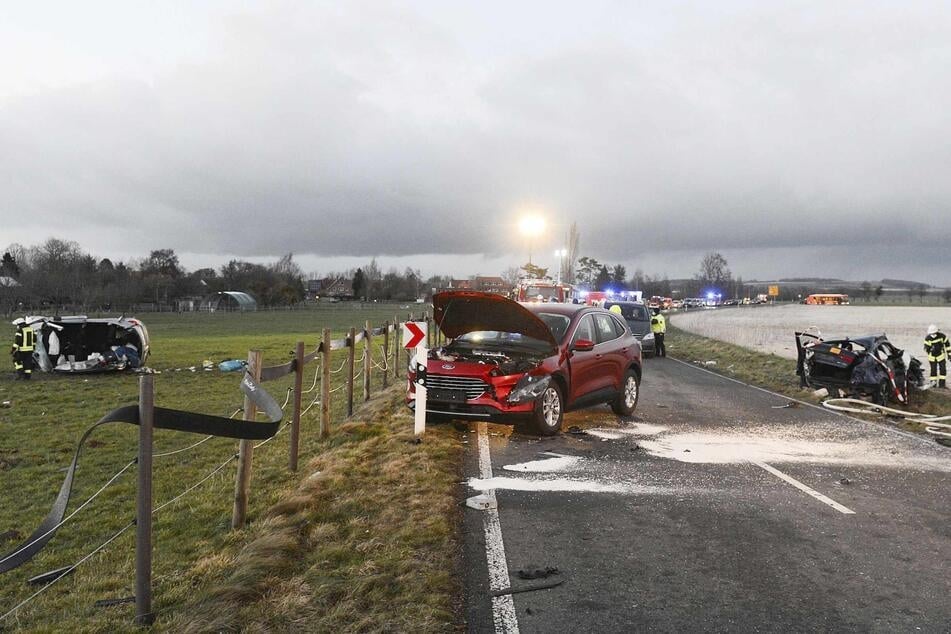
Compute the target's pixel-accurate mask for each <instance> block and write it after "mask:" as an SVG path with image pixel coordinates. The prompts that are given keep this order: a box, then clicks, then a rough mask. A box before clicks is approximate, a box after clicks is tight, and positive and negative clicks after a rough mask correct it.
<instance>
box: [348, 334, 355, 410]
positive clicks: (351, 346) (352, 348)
mask: <svg viewBox="0 0 951 634" xmlns="http://www.w3.org/2000/svg"><path fill="white" fill-rule="evenodd" d="M347 347H348V351H349V353H350V354H349V356H348V357H347V368H349V371H348V372H347V418H350V417H351V416H353V365H354V361H355V359H354V357H355V356H356V354H357V329H356V328H351V329H350V338H349V339H348V340H347Z"/></svg>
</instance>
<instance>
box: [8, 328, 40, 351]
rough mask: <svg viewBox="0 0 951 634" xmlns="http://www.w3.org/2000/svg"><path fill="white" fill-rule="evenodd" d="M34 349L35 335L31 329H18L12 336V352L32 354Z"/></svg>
mask: <svg viewBox="0 0 951 634" xmlns="http://www.w3.org/2000/svg"><path fill="white" fill-rule="evenodd" d="M35 347H36V333H34V332H33V329H32V328H29V327H27V328H18V329H17V332H16V334H15V335H14V336H13V351H14V352H33V349H34V348H35Z"/></svg>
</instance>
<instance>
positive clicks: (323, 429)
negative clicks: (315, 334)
mask: <svg viewBox="0 0 951 634" xmlns="http://www.w3.org/2000/svg"><path fill="white" fill-rule="evenodd" d="M320 350H321V353H322V356H321V359H320V437H321V438H326V437H327V436H329V435H330V328H324V340H323V343H321V344H320Z"/></svg>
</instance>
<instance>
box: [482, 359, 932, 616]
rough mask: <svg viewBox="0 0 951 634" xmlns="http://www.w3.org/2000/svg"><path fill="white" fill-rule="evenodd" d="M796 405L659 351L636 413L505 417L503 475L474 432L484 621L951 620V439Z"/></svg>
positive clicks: (500, 431)
mask: <svg viewBox="0 0 951 634" xmlns="http://www.w3.org/2000/svg"><path fill="white" fill-rule="evenodd" d="M788 402H789V401H788V400H787V399H785V398H783V397H781V396H778V395H773V394H770V393H767V392H764V391H760V390H756V389H753V388H750V387H745V386H742V385H739V384H737V383H734V382H730V381H729V380H727V379H725V378H722V377H719V376H716V375H713V374H711V373H708V372H705V371H703V370H701V369H698V368H696V367H693V366H688V365H686V364H682V363H680V362H678V361H675V360H673V359H648V360H647V361H646V362H645V371H644V380H643V383H642V390H641V400H640V404H639V406H638V410H637V415H636V416H635V417H634V418H633V419H630V420H623V421H618V419H617V417H615V416H613V415H612V414H611V412H610V410H608V409H607V408H595V409H592V410H588V411H586V412H583V413H582V412H579V413H573V414H571V415H569V416H568V417H567V418H566V425H565V426H566V428H567V427H568V426H571V425H579V426H585V427H591V426H592V425H594V426H598V425H599V424H600V425H602V426H603V427H602V428H601V429H600V430H598V429H595V430H594V432H593V433H592V432H591V430H590V429H589V432H588V433H585V434H580V435H578V434H567V433H566V434H562V435H560V436H558V437H555V438H551V439H539V438H537V437H533V436H530V435H527V434H522V433H519V432H518V431H516V432H515V433H510V430H509V429H508V428H505V427H499V426H493V425H489V426H487V429H488V434H484V435H483V436H482V440H483V442H485V443H487V448H488V449H489V451H488V453H489V455H490V456H491V459H490V460H491V471H492V474H491V475H492V476H494V478H493V479H492V480H487V477H488V475H489V474H488V473H486V469H487V468H488V465H487V464H483V465H482V467H481V471H480V464H479V451H478V445H479V436H480V434H479V433H476V432H473V433H470V434H469V438H470V440H469V444H470V448H471V451H469V452H468V458H467V464H466V474H467V476H470V477H471V479H470V480H469V482H468V483H467V485H466V486H465V487H464V488H465V490H466V491H465V493H464V496H470V495H475V494H477V493H479V492H480V491H482V490H483V489H485V490H486V492H487V493H488V494H489V495H490V496H491V495H492V492H493V491H494V495H495V498H496V500H497V507H498V514H497V517H498V521H497V524H496V523H495V520H494V513H492V512H491V511H482V510H473V509H468V508H467V509H466V510H465V515H464V517H465V520H464V560H465V566H464V568H465V571H466V579H465V589H466V606H465V609H466V617H467V625H468V629H469V630H470V631H473V632H491V631H521V632H633V631H677V632H683V631H753V632H780V631H781V632H816V631H879V632H897V631H901V632H910V631H923V632H951V511H949V508H951V449H947V448H943V447H941V446H939V445H937V444H936V443H933V442H931V441H929V440H926V439H920V438H917V437H910V436H908V435H905V434H902V433H900V432H897V431H892V430H889V429H888V428H887V425H879V426H876V425H872V424H868V423H863V422H859V421H855V420H852V419H849V418H846V417H842V416H836V415H834V414H831V413H828V412H826V411H820V410H818V409H814V408H811V407H807V406H798V407H791V408H788V407H787V408H780V407H781V406H783V405H785V404H787V403H788ZM485 429H486V427H485V426H483V430H485ZM483 433H484V431H483ZM483 456H484V459H485V452H483ZM506 467H507V468H506ZM493 525H494V526H495V529H493V528H492V526H493ZM496 529H498V532H500V533H501V539H500V542H501V543H500V544H496V543H495V541H496V537H498V536H497V535H495V534H494V530H496ZM487 542H488V547H489V548H488V555H487ZM500 548H504V556H501V555H500V550H499V549H500ZM493 560H495V561H493ZM506 566H507V569H508V570H507V574H506V571H505V568H506ZM549 567H550V568H557V569H558V574H553V575H551V576H549V577H548V578H541V579H535V580H523V579H520V578H518V576H517V571H519V570H537V569H545V568H549ZM500 570H501V572H500ZM490 575H494V581H490ZM552 581H561V582H562V584H561V585H559V586H557V587H554V588H550V589H545V590H535V591H529V592H521V593H517V594H513V595H510V596H511V599H507V598H502V599H495V600H493V599H492V598H491V596H490V593H491V591H492V590H493V589H494V590H498V589H499V588H500V587H505V586H506V585H507V584H510V585H511V587H513V588H524V587H530V586H533V585H539V584H544V583H546V582H552ZM493 606H494V607H493Z"/></svg>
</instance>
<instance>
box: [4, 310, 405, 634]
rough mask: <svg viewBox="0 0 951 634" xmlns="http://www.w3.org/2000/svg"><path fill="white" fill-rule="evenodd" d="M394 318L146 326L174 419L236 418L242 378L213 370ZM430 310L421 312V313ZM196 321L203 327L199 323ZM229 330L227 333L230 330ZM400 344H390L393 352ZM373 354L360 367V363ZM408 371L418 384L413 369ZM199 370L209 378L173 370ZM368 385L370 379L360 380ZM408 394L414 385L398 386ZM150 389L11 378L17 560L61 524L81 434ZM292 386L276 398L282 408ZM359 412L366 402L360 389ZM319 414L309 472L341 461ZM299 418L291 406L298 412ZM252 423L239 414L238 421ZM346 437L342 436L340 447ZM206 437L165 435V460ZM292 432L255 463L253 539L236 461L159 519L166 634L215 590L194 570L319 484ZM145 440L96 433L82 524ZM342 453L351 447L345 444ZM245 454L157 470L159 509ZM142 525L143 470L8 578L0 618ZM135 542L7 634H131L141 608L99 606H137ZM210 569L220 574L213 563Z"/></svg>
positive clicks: (236, 318) (94, 565) (80, 496)
mask: <svg viewBox="0 0 951 634" xmlns="http://www.w3.org/2000/svg"><path fill="white" fill-rule="evenodd" d="M399 308H400V307H398V306H394V305H374V306H373V307H372V308H370V309H369V310H372V311H373V312H367V310H364V309H361V308H360V307H359V306H351V307H349V310H342V309H334V310H333V312H332V313H331V312H330V311H320V310H314V311H310V312H309V311H288V312H278V313H260V314H246V315H240V314H231V315H228V314H215V315H213V316H211V315H201V316H193V315H185V316H180V315H169V314H163V315H160V316H159V315H155V316H152V315H139V317H140V318H142V319H143V321H144V322H145V323H146V325H147V326H148V327H149V329H150V334H151V336H152V341H153V357H152V358H151V359H150V360H149V365H150V366H151V367H153V368H160V369H162V374H159V375H157V376H156V380H155V384H156V404H157V405H158V406H161V407H170V408H175V409H183V410H187V411H196V412H204V413H208V414H216V415H220V416H229V415H231V414H232V413H234V412H235V410H237V409H240V407H241V405H242V397H241V393H240V391H239V390H238V384H239V382H240V380H241V374H240V373H220V372H218V371H214V372H202V371H201V370H200V364H201V360H203V359H210V360H212V361H215V362H217V361H220V360H222V359H229V358H236V359H245V358H246V356H247V351H248V349H249V348H256V349H260V350H262V351H263V353H264V363H265V365H274V364H278V363H283V362H285V361H287V360H288V359H289V353H290V351H291V350H292V349H293V347H294V343H295V342H296V341H298V340H303V341H304V342H305V345H306V350H308V351H310V350H313V349H314V348H315V347H316V346H317V342H318V340H319V337H320V333H319V331H320V328H322V327H323V323H322V321H323V320H322V319H320V317H321V316H322V315H323V316H325V317H328V321H329V322H330V323H327V324H326V325H328V326H333V328H334V330H333V337H335V338H339V337H343V336H344V335H345V334H346V331H345V330H344V328H345V327H346V328H349V326H350V325H353V326H358V327H360V326H362V325H363V323H364V321H365V320H367V319H370V320H371V321H373V324H374V326H376V325H380V324H382V323H383V321H385V319H387V317H385V316H386V315H389V317H388V319H390V320H392V318H393V314H395V313H397V312H399V313H400V314H401V316H402V317H405V313H406V311H400V310H399ZM419 310H420V309H419V308H417V311H419ZM191 317H197V319H195V320H192V319H191ZM219 318H220V319H219ZM382 339H383V338H382V337H375V338H374V359H375V360H379V358H380V357H379V344H382ZM393 343H394V338H393V337H392V335H391V337H390V344H391V346H392V345H393ZM360 352H361V350H360V346H359V345H358V349H357V358H358V359H359V358H360ZM344 359H345V354H344V353H343V351H341V352H340V353H336V352H335V353H334V357H333V359H332V363H331V365H332V366H333V368H332V369H333V370H336V369H338V367H339V366H340V365H341V363H342V362H343V361H344ZM400 363H401V364H402V365H401V367H400V368H399V372H400V374H401V376H403V377H405V357H404V356H402V355H401V357H400ZM193 365H198V366H199V370H198V371H197V372H191V371H189V370H187V369H186V370H181V371H174V370H173V368H181V367H186V368H187V367H189V366H193ZM315 370H316V364H309V365H308V366H307V367H306V368H305V376H304V389H305V390H307V389H309V388H311V386H312V385H313V382H314V378H315V375H314V372H315ZM357 370H358V371H359V366H358V368H357ZM389 380H390V381H391V382H392V383H395V384H397V385H401V386H402V385H405V378H397V379H393V377H392V373H391V374H390V379H389ZM343 381H344V373H343V372H341V373H338V374H334V375H333V381H332V385H333V387H334V388H339V387H340V386H341V385H342V384H343ZM137 383H138V379H137V377H136V376H133V375H127V374H114V375H94V376H88V377H82V376H49V375H37V376H36V377H35V378H34V380H33V381H30V382H19V381H17V382H14V381H13V380H12V378H11V375H10V374H9V373H8V372H3V374H2V375H0V402H2V401H10V405H9V406H7V407H0V554H6V553H7V552H8V551H9V550H10V549H11V548H12V547H13V546H15V545H16V544H18V543H20V542H21V541H22V540H23V539H24V538H25V537H26V536H28V535H29V534H30V532H31V531H32V530H33V529H34V528H35V527H36V526H37V525H38V524H39V522H40V520H41V519H42V518H43V517H44V516H45V515H46V513H47V512H48V511H49V507H50V505H51V504H52V501H53V498H54V497H55V496H56V492H57V490H58V488H59V486H60V484H61V483H62V478H63V469H64V468H65V467H66V466H67V465H68V464H69V461H70V459H71V457H72V453H73V451H74V450H75V446H76V442H77V441H78V439H79V437H80V435H81V434H82V432H83V431H84V430H85V429H86V428H87V427H88V426H89V425H91V424H92V423H93V422H95V421H96V420H98V419H99V418H100V417H101V416H102V415H103V414H105V413H106V412H107V411H109V410H111V409H113V408H115V407H118V406H120V405H126V404H132V403H135V402H136V399H137V393H138V388H137ZM292 385H293V376H292V375H291V376H288V377H284V378H282V379H280V380H278V381H273V382H269V383H266V384H265V387H266V389H267V390H268V391H269V392H270V393H271V394H272V395H273V396H274V397H275V399H276V400H277V401H278V403H279V404H281V403H283V402H284V400H285V397H286V393H287V389H288V388H289V387H291V386H292ZM381 388H382V380H381V373H380V370H379V369H374V371H373V374H372V394H373V398H374V401H371V402H375V399H377V398H378V397H380V396H382V394H380V390H381ZM356 392H357V395H356V397H355V402H356V403H359V402H360V401H362V390H361V388H360V380H359V379H358V380H357V387H356ZM318 393H319V386H318V387H317V388H315V389H314V391H313V392H311V393H310V394H304V396H303V406H304V407H307V406H308V405H309V404H310V403H311V402H312V401H313V399H314V397H315V396H316V395H317V394H318ZM319 409H320V408H319V406H314V407H312V408H311V409H310V411H309V412H307V413H306V414H305V415H304V416H303V417H302V421H301V446H300V456H301V459H300V463H301V465H306V464H307V463H308V461H309V460H310V459H312V458H313V457H315V456H318V455H319V454H320V453H321V452H323V451H325V450H327V449H328V448H330V447H331V445H330V444H328V443H327V442H321V441H319V440H318V438H317V424H318V419H319ZM285 411H286V416H285V417H286V418H288V417H289V415H290V406H288V407H287V408H286V410H285ZM332 413H333V417H332V418H333V425H332V428H333V429H336V428H337V427H338V426H342V425H345V424H346V423H345V422H344V421H345V420H346V418H345V417H346V398H345V391H344V390H339V391H337V392H335V393H334V394H333V396H332ZM239 415H240V414H239ZM335 437H336V436H335ZM201 438H203V437H201V436H197V435H194V434H186V433H180V432H170V431H167V430H157V431H156V434H155V452H164V451H169V450H174V449H179V448H184V447H187V446H190V445H192V444H194V443H196V442H197V441H199V440H201ZM287 438H288V434H287V433H286V431H285V432H283V433H281V434H280V435H278V436H276V437H275V438H274V439H273V440H272V441H270V442H268V443H267V444H265V445H263V446H262V447H260V448H259V449H257V450H256V451H255V452H254V467H253V475H252V485H251V497H250V507H249V522H250V528H249V529H246V530H244V531H231V530H230V517H231V508H232V502H233V489H234V477H235V470H236V465H235V463H234V462H233V461H232V462H231V464H228V465H226V466H225V467H224V468H222V469H221V470H220V471H219V472H218V473H216V474H215V475H213V476H212V477H210V478H209V479H208V480H207V481H205V482H204V483H202V484H201V485H200V486H198V487H197V488H195V489H194V490H193V491H191V492H190V493H188V494H187V495H185V496H184V497H183V498H182V499H181V500H179V501H178V502H176V503H174V504H172V505H170V506H169V507H167V508H166V509H164V510H163V511H161V512H159V513H157V514H156V515H155V525H154V540H155V541H154V556H153V605H154V609H155V611H156V612H157V614H158V621H157V629H158V630H162V629H165V628H166V627H167V623H168V622H169V620H170V619H173V618H176V617H177V611H178V610H179V609H180V606H182V605H183V604H184V603H185V601H186V600H193V599H194V596H195V594H194V593H195V592H196V590H198V589H200V588H201V587H202V584H201V579H200V578H199V577H197V576H196V575H195V574H194V573H193V572H192V569H193V567H194V566H195V562H197V561H205V562H208V561H210V560H213V559H214V557H215V556H220V553H222V552H225V551H226V550H227V549H236V548H239V547H240V546H242V545H243V544H244V543H245V541H246V540H247V539H249V536H250V533H249V531H253V530H257V526H256V525H257V523H258V522H260V521H262V519H263V517H264V515H265V511H266V510H267V509H268V508H270V507H271V506H273V505H274V504H276V503H277V502H278V500H280V499H281V498H282V497H283V496H284V495H286V493H287V492H288V491H293V490H295V489H296V487H297V486H298V483H299V482H300V480H301V478H302V477H303V475H305V474H307V473H308V472H307V471H306V470H303V469H302V470H301V471H299V472H298V473H296V474H292V473H289V472H288V470H287V442H288V441H287ZM136 442H137V431H136V428H135V426H133V425H126V424H113V425H106V426H104V427H102V428H100V429H99V430H97V431H96V432H95V433H94V434H93V436H92V437H91V441H90V442H88V443H87V445H86V448H85V449H84V450H83V454H82V458H81V461H80V467H79V469H78V471H77V475H76V482H75V487H74V491H73V497H72V501H71V503H70V506H69V510H70V511H71V510H72V509H75V508H76V507H77V505H78V504H80V503H81V502H82V501H83V500H85V499H86V498H87V497H89V496H90V495H92V494H93V493H94V492H95V491H96V490H97V489H98V488H99V487H100V486H102V485H103V484H104V483H105V482H106V481H107V480H108V479H109V478H110V477H111V476H112V475H113V474H114V473H116V472H117V471H118V470H119V469H120V468H121V467H123V466H124V465H126V464H127V463H128V462H129V461H130V460H132V459H133V458H134V457H135V453H136ZM336 442H339V441H336ZM236 449H237V442H236V441H233V440H228V439H224V438H213V439H211V440H209V441H207V442H204V443H202V444H201V445H199V446H196V447H194V448H193V449H190V450H188V451H184V452H182V453H179V454H175V455H172V456H167V457H163V458H156V459H155V465H154V484H153V486H154V491H153V492H154V504H155V506H158V505H160V504H162V503H164V502H166V501H168V500H170V499H172V498H174V497H175V496H177V495H179V494H181V493H182V492H183V491H184V490H185V489H186V488H187V487H190V486H192V485H194V484H196V483H198V482H199V481H200V480H202V479H203V478H205V477H206V476H207V475H208V474H209V473H211V472H212V470H213V469H215V468H217V467H218V466H219V465H221V464H222V463H224V462H225V461H227V460H229V459H231V457H232V456H233V455H234V454H235V452H236ZM134 513H135V468H134V467H132V468H130V469H129V470H128V471H126V472H125V473H124V474H123V475H122V476H120V477H119V478H118V479H117V480H116V482H115V483H114V484H112V485H111V486H110V487H109V488H107V489H106V490H105V491H104V493H103V494H102V495H101V496H99V497H98V498H97V499H95V500H94V501H93V502H92V503H91V504H90V505H89V506H88V507H87V508H86V509H84V510H83V511H82V512H80V513H79V514H78V515H76V517H75V518H74V519H73V520H71V521H69V522H68V523H67V524H65V525H64V526H63V527H62V528H61V529H60V530H59V532H57V534H56V535H55V537H54V538H53V540H52V541H51V542H50V543H49V545H48V546H47V547H46V548H45V549H44V550H43V551H42V552H41V553H39V554H38V555H37V556H36V557H35V558H34V559H33V560H31V561H29V562H28V563H26V564H24V565H23V566H22V567H20V568H19V569H16V570H14V571H11V572H8V573H5V574H4V575H2V577H0V615H2V614H4V613H6V612H7V611H8V610H10V609H11V608H13V607H14V606H15V605H17V604H18V603H19V602H20V601H21V600H23V599H25V598H26V597H27V596H29V595H30V594H31V593H32V592H34V591H35V590H36V589H37V588H36V587H35V586H29V585H28V584H27V583H26V581H27V579H29V578H30V577H32V576H34V575H37V574H40V573H42V572H46V571H49V570H52V569H55V568H60V567H63V566H67V565H70V564H72V563H75V562H76V561H77V560H78V559H79V558H80V557H82V556H83V555H85V554H86V553H88V552H90V551H91V550H92V549H93V548H95V547H96V546H98V545H99V544H101V543H102V542H104V541H105V540H106V539H107V538H108V537H110V536H111V535H113V534H114V533H115V532H116V531H118V530H119V529H120V528H121V527H123V526H124V525H125V524H127V523H128V522H129V521H130V520H131V519H132V517H133V516H134ZM133 533H134V531H131V530H130V531H127V532H126V533H124V534H123V535H122V536H121V537H119V538H118V539H116V540H115V541H114V542H113V543H112V544H110V545H109V546H108V547H107V548H106V549H105V550H103V551H102V552H101V553H99V554H97V555H96V556H94V557H92V558H91V559H90V560H89V561H87V562H86V563H85V564H83V565H82V566H81V567H79V568H77V569H76V570H75V572H73V573H72V574H71V575H69V576H68V577H65V578H63V579H62V580H61V581H59V582H58V583H57V584H56V585H55V586H52V587H51V588H49V590H48V591H46V592H45V593H43V594H42V595H40V596H39V597H37V598H36V599H35V600H34V601H32V602H31V603H29V604H28V605H25V606H24V607H23V608H21V609H20V610H19V611H18V612H17V614H16V615H15V616H11V617H9V618H7V619H6V620H4V621H2V622H0V630H2V631H10V630H16V631H70V632H103V631H109V632H132V631H139V628H136V627H135V626H134V625H133V623H132V616H133V610H132V607H131V606H130V605H127V604H124V605H116V606H112V607H104V608H97V607H94V603H95V602H96V601H98V600H100V599H112V598H122V597H129V596H132V595H133V594H134V551H133ZM206 565H209V564H207V563H206Z"/></svg>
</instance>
